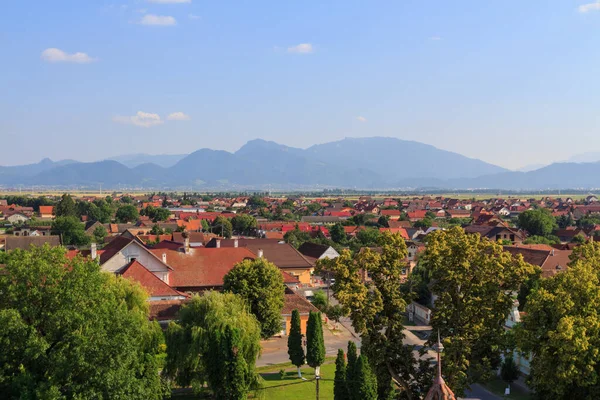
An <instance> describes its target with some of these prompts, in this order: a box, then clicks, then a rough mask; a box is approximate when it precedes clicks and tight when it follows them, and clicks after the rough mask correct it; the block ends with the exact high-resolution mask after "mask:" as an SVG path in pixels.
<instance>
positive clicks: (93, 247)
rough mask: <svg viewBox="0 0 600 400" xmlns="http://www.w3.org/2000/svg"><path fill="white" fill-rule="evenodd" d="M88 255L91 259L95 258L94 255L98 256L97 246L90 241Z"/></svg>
mask: <svg viewBox="0 0 600 400" xmlns="http://www.w3.org/2000/svg"><path fill="white" fill-rule="evenodd" d="M90 255H91V257H92V260H95V259H96V257H98V247H97V246H96V243H92V245H91V246H90Z"/></svg>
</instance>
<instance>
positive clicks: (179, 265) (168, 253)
mask: <svg viewBox="0 0 600 400" xmlns="http://www.w3.org/2000/svg"><path fill="white" fill-rule="evenodd" d="M149 252H151V253H152V254H153V256H154V257H155V258H157V259H160V260H164V262H165V263H166V264H167V265H168V266H169V268H170V270H171V273H170V276H169V282H168V283H169V286H171V287H173V288H175V289H177V290H178V291H180V292H185V293H201V292H204V291H206V290H214V289H217V290H219V289H221V288H222V286H223V277H224V276H225V275H226V274H227V273H228V272H229V271H230V270H231V269H232V268H233V267H234V266H235V264H237V263H239V262H242V261H244V260H253V259H255V258H256V256H255V255H254V254H253V253H252V252H251V251H250V250H248V249H247V248H245V247H238V248H206V247H198V248H189V249H188V250H187V251H186V250H185V248H182V249H178V250H172V249H150V250H149Z"/></svg>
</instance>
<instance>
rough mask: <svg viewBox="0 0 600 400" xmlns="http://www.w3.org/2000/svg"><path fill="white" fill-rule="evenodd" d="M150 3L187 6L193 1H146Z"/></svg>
mask: <svg viewBox="0 0 600 400" xmlns="http://www.w3.org/2000/svg"><path fill="white" fill-rule="evenodd" d="M146 1H148V3H154V4H185V3H191V2H192V0H146Z"/></svg>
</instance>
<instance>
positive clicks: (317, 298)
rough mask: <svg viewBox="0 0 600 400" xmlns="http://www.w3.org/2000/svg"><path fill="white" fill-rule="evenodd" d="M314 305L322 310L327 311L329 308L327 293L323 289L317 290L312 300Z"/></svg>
mask: <svg viewBox="0 0 600 400" xmlns="http://www.w3.org/2000/svg"><path fill="white" fill-rule="evenodd" d="M311 303H312V304H313V306H315V307H317V308H318V309H319V310H321V311H325V310H326V309H327V303H328V301H327V294H325V292H324V291H322V290H317V291H316V292H315V295H314V297H313V299H312V301H311Z"/></svg>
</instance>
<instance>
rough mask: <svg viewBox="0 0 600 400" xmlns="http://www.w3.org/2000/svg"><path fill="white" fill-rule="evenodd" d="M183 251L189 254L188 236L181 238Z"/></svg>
mask: <svg viewBox="0 0 600 400" xmlns="http://www.w3.org/2000/svg"><path fill="white" fill-rule="evenodd" d="M183 252H184V253H185V254H190V238H189V237H186V238H185V239H184V240H183Z"/></svg>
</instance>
